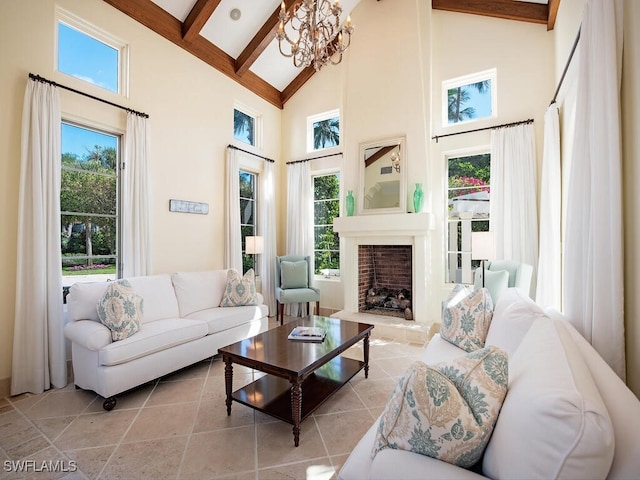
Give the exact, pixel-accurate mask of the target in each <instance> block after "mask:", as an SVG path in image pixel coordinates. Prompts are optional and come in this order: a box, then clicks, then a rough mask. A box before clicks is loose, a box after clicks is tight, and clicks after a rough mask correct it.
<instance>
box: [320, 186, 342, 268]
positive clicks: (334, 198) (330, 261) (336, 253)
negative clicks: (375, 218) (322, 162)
mask: <svg viewBox="0 0 640 480" xmlns="http://www.w3.org/2000/svg"><path fill="white" fill-rule="evenodd" d="M313 199H314V201H313V210H314V215H313V216H314V222H313V223H314V246H315V247H314V255H315V273H316V274H322V273H323V272H322V271H323V270H327V269H331V270H336V271H338V270H339V269H340V239H339V237H338V234H337V233H335V232H334V231H333V219H334V218H335V217H337V216H339V214H340V176H339V175H338V174H337V173H335V174H330V175H319V176H315V177H313Z"/></svg>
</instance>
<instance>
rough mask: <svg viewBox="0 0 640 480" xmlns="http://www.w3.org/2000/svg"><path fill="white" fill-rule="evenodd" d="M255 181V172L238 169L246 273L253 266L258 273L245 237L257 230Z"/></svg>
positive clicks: (244, 269) (243, 269)
mask: <svg viewBox="0 0 640 480" xmlns="http://www.w3.org/2000/svg"><path fill="white" fill-rule="evenodd" d="M257 181H258V176H257V175H256V174H255V173H251V172H247V171H244V170H240V234H241V236H242V271H243V273H246V272H247V270H249V269H251V268H253V271H254V272H256V274H258V270H257V269H256V266H257V264H256V262H255V255H254V254H248V253H246V251H247V240H246V238H247V237H252V236H255V235H257V232H258V231H257V225H256V215H257V209H256V199H257V198H258V196H257V191H256V185H257Z"/></svg>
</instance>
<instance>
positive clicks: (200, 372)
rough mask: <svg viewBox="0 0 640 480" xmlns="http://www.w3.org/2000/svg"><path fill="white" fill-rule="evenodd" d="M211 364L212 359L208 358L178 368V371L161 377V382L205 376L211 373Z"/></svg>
mask: <svg viewBox="0 0 640 480" xmlns="http://www.w3.org/2000/svg"><path fill="white" fill-rule="evenodd" d="M210 366H211V359H210V358H208V359H206V360H203V361H202V362H198V363H196V364H195V365H191V366H189V367H186V368H183V369H181V370H178V371H177V372H173V373H170V374H169V375H165V376H164V377H162V378H161V379H160V381H161V382H174V381H176V380H188V379H190V378H203V377H207V375H208V374H209V368H210Z"/></svg>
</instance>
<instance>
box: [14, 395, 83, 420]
mask: <svg viewBox="0 0 640 480" xmlns="http://www.w3.org/2000/svg"><path fill="white" fill-rule="evenodd" d="M95 397H96V394H95V393H93V392H89V391H87V390H64V391H53V392H50V393H49V394H48V395H47V396H46V397H44V398H43V400H42V401H41V402H38V403H36V404H35V405H33V406H32V407H30V408H28V409H26V410H23V412H24V414H25V415H26V416H27V417H29V418H31V419H37V418H51V417H64V416H68V415H79V414H81V413H82V412H84V411H85V410H86V408H87V407H88V406H89V405H90V404H91V402H93V400H94V399H95Z"/></svg>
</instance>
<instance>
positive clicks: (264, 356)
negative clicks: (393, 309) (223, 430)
mask: <svg viewBox="0 0 640 480" xmlns="http://www.w3.org/2000/svg"><path fill="white" fill-rule="evenodd" d="M298 325H304V326H315V327H322V328H324V329H326V331H327V336H326V338H325V339H324V341H323V342H322V343H311V342H300V341H294V340H288V339H287V336H288V335H289V333H291V330H293V328H294V327H296V326H298ZM372 329H373V325H368V324H366V323H356V322H349V321H342V320H338V319H336V318H329V317H320V316H315V315H313V316H310V317H305V318H302V319H299V320H295V321H292V322H289V323H287V324H285V325H282V326H280V327H276V328H273V329H271V330H268V331H266V332H264V333H261V334H259V335H256V336H255V337H251V338H247V339H246V340H242V341H240V342H237V343H234V344H232V345H228V346H226V347H223V348H220V349H219V350H218V352H219V353H220V354H222V359H223V361H224V364H225V365H224V378H225V388H226V393H227V400H226V405H227V415H231V403H232V401H233V400H235V401H236V402H238V403H242V404H243V405H247V406H249V407H251V408H254V409H256V410H258V411H260V412H264V413H266V414H268V415H271V416H273V417H276V418H278V419H280V420H283V421H285V422H287V423H290V424H292V425H293V441H294V444H295V446H296V447H297V446H298V444H299V442H300V423H301V422H302V420H304V419H305V418H307V417H308V416H309V415H310V414H311V413H312V412H313V411H314V410H316V409H317V408H318V407H319V406H320V405H322V404H323V403H324V401H325V400H327V399H328V398H329V397H330V396H331V395H333V394H334V393H335V392H337V391H338V389H340V387H342V386H343V385H344V384H346V383H347V382H348V381H349V380H351V378H353V376H354V375H355V374H357V373H358V372H359V371H360V370H362V369H363V368H364V376H365V378H368V376H369V336H370V335H371V330H372ZM360 340H362V341H363V343H364V361H359V360H353V359H351V358H346V357H342V356H340V354H341V353H342V352H344V351H345V350H347V349H348V348H349V347H351V346H353V345H355V344H356V343H358V342H359V341H360ZM234 363H235V364H238V365H243V366H246V367H250V368H253V369H255V370H259V371H261V372H265V373H266V374H267V375H264V376H263V377H261V378H259V379H258V380H256V381H254V382H253V383H250V384H249V385H247V386H245V387H242V388H240V389H238V390H236V391H235V392H234V391H233V364H234ZM303 392H304V401H303Z"/></svg>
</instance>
